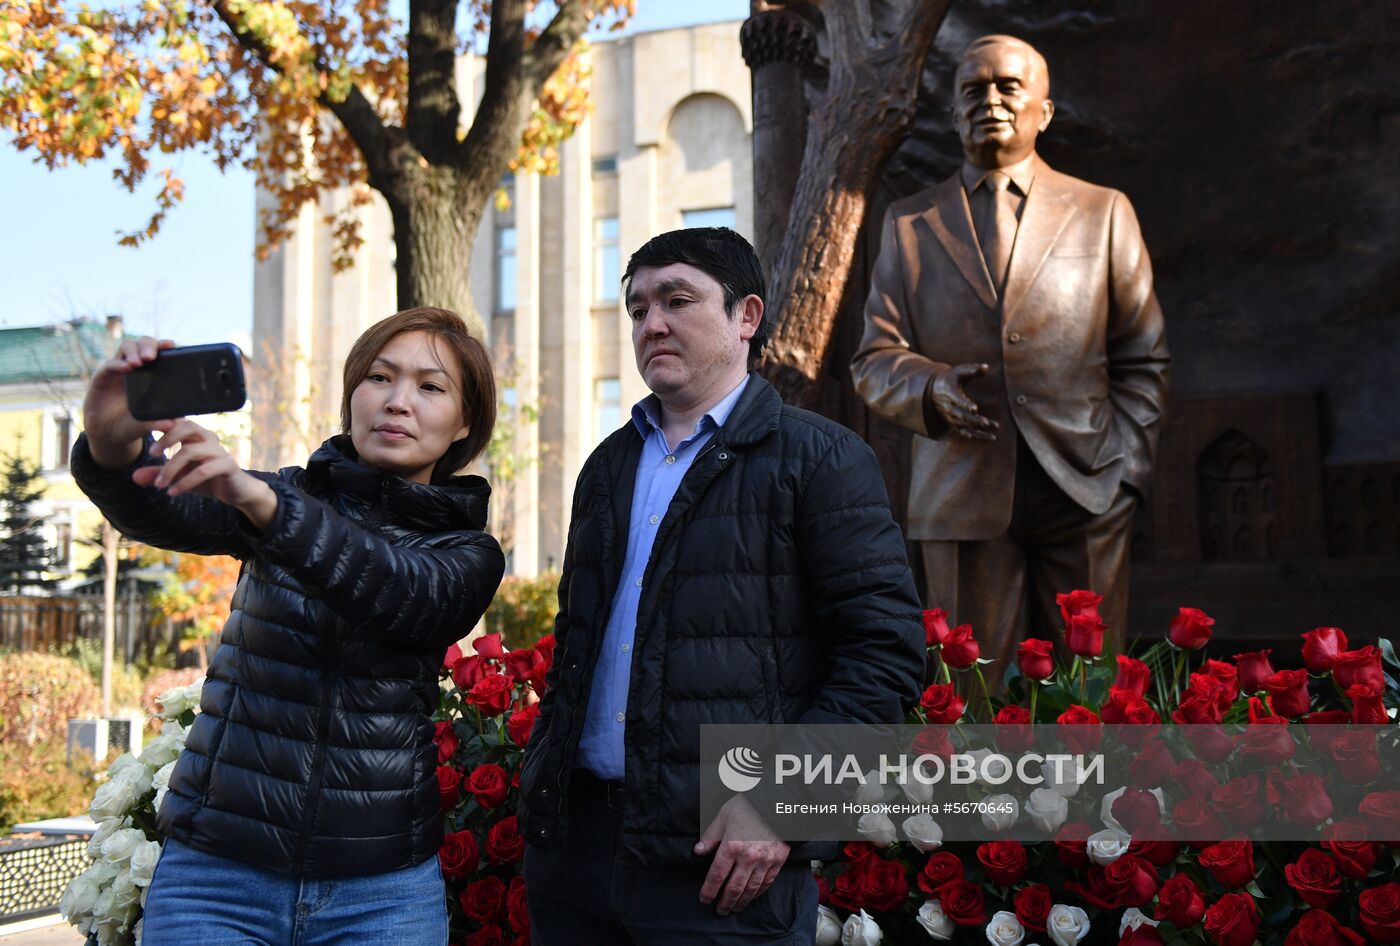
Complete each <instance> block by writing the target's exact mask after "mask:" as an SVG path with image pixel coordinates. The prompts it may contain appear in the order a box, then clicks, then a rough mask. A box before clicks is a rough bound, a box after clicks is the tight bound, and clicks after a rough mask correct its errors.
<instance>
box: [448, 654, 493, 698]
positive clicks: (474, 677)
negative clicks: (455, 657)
mask: <svg viewBox="0 0 1400 946" xmlns="http://www.w3.org/2000/svg"><path fill="white" fill-rule="evenodd" d="M496 673H500V671H499V670H498V669H496V668H495V667H494V666H492V665H491V664H488V663H487V662H486V661H485V659H483V658H481V657H477V656H474V655H473V656H471V657H463V658H462V659H461V660H459V661H457V662H456V663H455V664H453V665H452V682H453V683H454V684H456V685H457V689H459V690H470V689H471V688H472V687H474V686H476V685H477V684H478V683H480V682H481V681H482V680H484V679H486V678H487V677H489V676H491V675H492V674H496Z"/></svg>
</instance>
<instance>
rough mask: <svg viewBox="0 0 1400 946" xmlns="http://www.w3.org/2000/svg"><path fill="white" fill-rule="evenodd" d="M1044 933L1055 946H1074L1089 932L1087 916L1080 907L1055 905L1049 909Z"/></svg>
mask: <svg viewBox="0 0 1400 946" xmlns="http://www.w3.org/2000/svg"><path fill="white" fill-rule="evenodd" d="M1045 931H1046V932H1047V933H1049V934H1050V938H1051V939H1053V940H1054V941H1055V943H1056V946H1076V944H1077V943H1078V942H1079V941H1080V940H1081V939H1083V938H1084V936H1085V935H1086V934H1087V933H1088V932H1089V914H1087V913H1085V912H1084V910H1083V909H1082V908H1080V907H1067V906H1065V905H1064V904H1063V903H1057V904H1055V905H1054V906H1053V907H1051V908H1050V915H1049V916H1048V917H1047V918H1046V920H1045Z"/></svg>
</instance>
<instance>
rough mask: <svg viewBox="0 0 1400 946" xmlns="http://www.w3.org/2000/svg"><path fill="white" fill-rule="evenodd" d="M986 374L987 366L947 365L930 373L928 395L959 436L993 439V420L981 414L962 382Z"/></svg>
mask: <svg viewBox="0 0 1400 946" xmlns="http://www.w3.org/2000/svg"><path fill="white" fill-rule="evenodd" d="M986 373H987V366H986V365H950V366H948V367H947V368H943V369H941V370H939V372H938V373H937V374H935V375H934V376H933V384H932V385H930V386H929V396H930V397H931V398H932V399H933V406H934V409H935V410H937V411H938V415H939V416H940V417H942V418H943V420H944V421H946V422H947V424H948V426H949V427H950V428H951V429H952V430H954V431H956V432H957V434H958V436H960V437H967V438H969V439H971V440H995V439H997V436H996V434H995V433H993V431H995V430H996V429H997V427H998V426H999V425H998V424H997V422H996V421H994V420H992V419H991V418H988V417H983V416H982V414H981V413H980V412H979V411H978V409H977V404H976V402H975V401H973V400H972V398H970V397H968V396H967V394H966V393H965V392H964V391H963V385H964V384H966V383H967V382H969V381H972V380H973V379H975V378H980V377H982V376H983V375H984V374H986Z"/></svg>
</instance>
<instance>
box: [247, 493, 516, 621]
mask: <svg viewBox="0 0 1400 946" xmlns="http://www.w3.org/2000/svg"><path fill="white" fill-rule="evenodd" d="M268 485H269V486H271V487H272V489H273V490H274V491H275V492H276V493H277V512H276V514H275V515H274V516H273V519H272V522H270V523H269V524H268V526H267V528H266V529H264V530H263V531H262V533H260V534H259V533H257V532H256V530H254V529H253V528H252V527H251V525H250V524H248V523H247V520H246V519H244V520H243V523H244V528H245V530H246V533H247V536H248V542H249V545H250V547H251V549H252V551H253V554H255V555H257V556H258V557H259V558H261V559H263V560H265V561H267V562H269V563H271V564H273V565H276V566H277V567H278V568H281V569H282V570H283V571H285V572H286V573H287V574H288V575H290V576H291V577H292V578H294V579H296V580H297V582H298V583H300V584H301V585H302V587H303V588H305V589H306V592H307V594H308V595H309V596H311V597H313V598H316V599H317V600H318V601H321V602H322V603H323V604H325V605H326V606H327V607H329V608H330V609H331V610H332V611H334V612H336V613H337V614H339V615H341V616H342V617H344V618H345V619H346V620H348V621H353V622H354V623H355V625H356V626H357V627H359V628H361V629H365V630H369V631H371V632H372V633H376V634H378V635H380V636H382V637H383V638H385V639H390V640H393V641H396V642H400V643H405V644H408V643H411V644H420V645H423V646H438V645H442V646H446V645H447V644H448V643H450V642H452V641H454V640H456V639H457V638H459V637H461V635H462V631H463V628H469V627H471V626H472V625H474V624H476V622H477V621H478V620H480V619H481V615H482V614H483V613H485V611H486V606H487V605H489V604H490V603H491V598H492V597H493V596H494V595H495V594H496V588H497V587H498V586H499V585H500V583H501V577H502V575H503V574H504V573H505V556H504V555H502V554H501V547H500V545H498V544H497V542H496V540H495V539H494V538H492V537H491V536H490V535H488V534H486V533H485V532H473V531H462V532H455V533H452V535H453V536H454V541H453V542H452V543H450V544H449V545H448V546H447V547H442V548H413V547H405V546H399V545H395V544H393V543H392V542H390V541H388V540H387V539H385V538H383V537H382V536H379V535H377V534H375V533H373V532H370V531H368V530H366V529H363V528H361V527H360V526H359V525H357V524H356V523H354V522H351V521H350V520H349V519H347V518H345V517H344V516H342V515H341V514H340V513H338V512H336V511H335V510H334V509H332V508H331V507H330V506H328V505H327V504H325V503H323V502H321V501H320V500H318V499H316V498H314V497H312V496H308V495H307V494H306V493H304V492H302V491H301V490H299V489H297V488H296V487H295V486H292V485H291V484H290V483H286V482H283V481H281V480H274V481H271V482H269V484H268ZM240 518H241V517H240Z"/></svg>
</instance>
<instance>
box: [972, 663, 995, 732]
mask: <svg viewBox="0 0 1400 946" xmlns="http://www.w3.org/2000/svg"><path fill="white" fill-rule="evenodd" d="M972 669H973V670H976V671H977V679H978V680H979V681H981V683H982V699H983V700H985V701H986V703H987V722H989V723H990V722H991V721H992V719H993V717H995V716H996V711H995V710H993V709H992V691H991V690H990V689H988V688H987V678H986V677H984V676H982V664H981V663H974V664H973V665H972Z"/></svg>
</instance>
